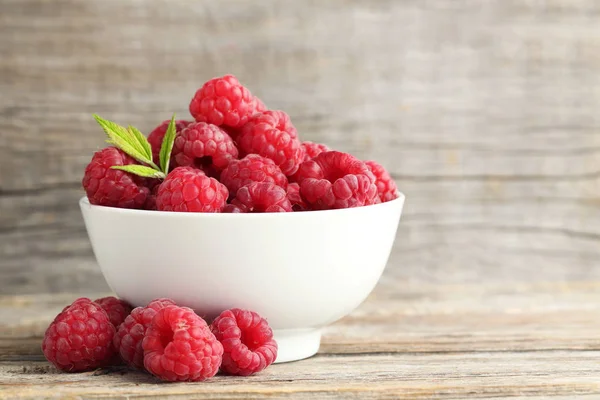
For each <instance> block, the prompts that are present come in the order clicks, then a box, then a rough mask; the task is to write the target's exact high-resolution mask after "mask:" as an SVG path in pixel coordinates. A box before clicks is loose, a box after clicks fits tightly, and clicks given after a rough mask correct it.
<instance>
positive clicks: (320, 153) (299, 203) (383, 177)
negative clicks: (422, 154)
mask: <svg viewBox="0 0 600 400" xmlns="http://www.w3.org/2000/svg"><path fill="white" fill-rule="evenodd" d="M189 110H190V113H191V115H192V117H193V118H194V119H195V121H185V120H178V121H176V125H175V126H176V132H177V133H176V136H175V139H174V143H173V149H172V152H171V158H170V163H169V166H168V167H169V173H168V174H167V175H166V177H165V178H164V179H155V178H147V177H145V178H142V177H140V176H136V175H134V174H132V173H130V172H126V171H123V170H117V169H112V168H111V167H114V166H127V165H132V164H136V163H137V161H136V160H134V159H133V158H132V157H130V156H128V155H127V154H126V153H125V152H123V151H122V150H120V149H118V148H117V147H108V148H105V149H103V150H101V151H98V152H96V153H95V154H94V156H93V158H92V161H91V162H90V163H89V165H88V166H87V168H86V170H85V175H84V178H83V182H82V183H83V187H84V189H85V191H86V194H87V197H88V199H89V201H90V203H91V204H95V205H102V206H110V207H120V208H135V209H145V210H159V211H179V212H226V213H259V212H290V211H309V210H328V209H339V208H350V207H360V206H366V205H370V204H376V203H381V202H386V201H390V200H393V199H395V198H397V196H398V192H397V187H396V184H395V183H394V181H393V180H392V178H391V177H390V175H389V174H388V173H387V171H386V170H385V169H384V168H383V167H382V166H381V165H380V164H378V163H376V162H374V161H361V160H359V159H357V158H355V157H353V156H352V155H350V154H348V153H343V152H339V151H333V150H331V149H329V148H328V147H327V146H326V145H324V144H318V143H312V142H302V141H301V140H300V138H299V137H298V132H297V131H296V128H295V127H294V125H293V124H292V122H291V121H290V117H289V116H288V115H287V114H286V113H285V112H283V111H278V110H269V109H267V107H266V106H265V105H264V103H263V102H262V101H261V100H260V99H258V98H257V97H256V96H254V95H252V93H250V91H249V90H248V89H247V88H246V87H244V86H242V84H240V82H239V81H238V80H237V79H236V78H235V77H234V76H232V75H225V76H223V77H219V78H214V79H211V80H209V81H208V82H206V83H205V84H204V85H203V86H202V87H201V88H200V89H199V90H198V91H197V92H196V93H195V95H194V97H193V98H192V101H191V103H190V106H189ZM169 122H170V121H164V122H162V123H161V124H160V125H159V126H158V127H156V128H155V129H154V130H153V131H152V132H151V133H150V134H149V135H148V138H147V141H148V142H149V143H150V145H151V147H152V156H153V161H154V162H155V163H156V164H158V158H159V152H160V149H161V145H162V141H163V138H164V136H165V132H166V131H167V127H168V125H169Z"/></svg>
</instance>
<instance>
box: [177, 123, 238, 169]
mask: <svg viewBox="0 0 600 400" xmlns="http://www.w3.org/2000/svg"><path fill="white" fill-rule="evenodd" d="M172 154H173V155H172V157H173V159H174V160H175V164H176V165H177V166H194V167H196V168H199V169H202V170H204V172H206V173H207V174H208V175H209V176H213V174H214V173H215V171H217V172H218V171H221V170H223V168H225V167H227V165H228V164H229V162H231V161H232V160H234V159H236V158H237V157H238V150H237V148H236V147H235V143H233V139H231V137H230V136H229V135H228V134H227V133H226V132H225V131H224V130H223V129H221V128H219V127H218V126H216V125H211V124H207V123H204V122H196V123H193V124H190V125H188V126H187V127H186V128H184V129H183V130H182V131H181V132H180V133H179V134H178V135H177V137H176V138H175V143H174V144H173V153H172Z"/></svg>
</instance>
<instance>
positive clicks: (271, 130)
mask: <svg viewBox="0 0 600 400" xmlns="http://www.w3.org/2000/svg"><path fill="white" fill-rule="evenodd" d="M237 140H238V145H239V147H240V151H241V152H242V153H243V154H244V155H245V154H259V155H261V156H263V157H267V158H270V159H271V160H273V161H274V162H275V164H277V165H278V166H279V168H281V172H283V173H284V174H285V175H292V174H293V173H294V172H296V170H297V169H298V165H300V163H301V162H302V160H304V149H303V148H302V146H301V145H300V141H299V140H298V133H297V132H296V128H294V126H293V125H292V124H291V122H290V118H289V117H288V115H287V114H286V113H284V112H283V111H265V112H263V113H259V114H255V115H254V116H252V118H250V120H249V121H248V123H247V124H246V125H244V127H243V128H242V133H241V134H240V136H239V137H238V139H237Z"/></svg>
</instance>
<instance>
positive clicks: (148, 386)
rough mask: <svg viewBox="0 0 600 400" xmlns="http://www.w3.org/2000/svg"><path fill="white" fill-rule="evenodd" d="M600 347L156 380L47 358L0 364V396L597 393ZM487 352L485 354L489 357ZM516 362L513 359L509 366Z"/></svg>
mask: <svg viewBox="0 0 600 400" xmlns="http://www.w3.org/2000/svg"><path fill="white" fill-rule="evenodd" d="M599 355H600V352H597V351H592V352H577V353H572V352H554V353H501V354H496V353H495V354H487V353H477V354H436V353H431V354H425V355H423V354H418V355H415V354H394V355H370V356H365V355H361V356H352V355H351V356H337V355H335V356H317V357H313V358H310V359H307V360H303V361H300V362H296V363H289V364H280V365H274V366H271V367H270V368H269V369H267V370H265V371H264V372H263V373H261V374H259V375H257V376H253V377H249V378H239V377H216V378H214V379H212V380H210V381H207V382H202V383H180V384H162V385H161V384H157V383H158V381H157V380H156V379H154V378H152V377H150V376H149V375H147V374H144V373H140V372H134V371H131V370H128V369H124V368H115V369H109V370H101V371H96V372H89V373H80V374H61V373H57V371H56V370H55V369H53V368H51V367H49V366H48V365H47V364H46V363H41V362H25V363H22V362H20V363H10V362H8V363H7V362H1V363H0V395H1V396H2V397H3V398H9V399H13V398H14V399H19V398H43V397H46V396H48V394H49V393H52V395H54V396H56V395H58V396H67V397H78V396H81V397H93V398H115V397H118V398H127V397H138V396H143V397H146V398H161V399H162V398H181V399H187V398H198V397H202V398H227V399H238V398H246V399H254V398H262V397H263V396H269V397H276V398H296V399H306V398H316V397H318V398H366V399H375V398H377V399H381V398H388V399H392V398H394V399H415V398H432V397H435V398H442V399H460V398H465V397H466V396H469V398H490V397H503V396H505V397H515V398H526V397H528V396H535V395H538V396H555V395H573V394H580V395H586V394H588V395H591V394H595V395H598V394H600V383H598V379H597V376H598V374H599V373H600V366H598V363H597V362H595V361H596V360H597V358H598V356H599ZM491 357H493V359H492V360H491V359H490V358H491ZM515 366H518V367H516V368H515Z"/></svg>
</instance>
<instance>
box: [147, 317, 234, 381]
mask: <svg viewBox="0 0 600 400" xmlns="http://www.w3.org/2000/svg"><path fill="white" fill-rule="evenodd" d="M142 347H143V348H144V366H145V367H146V369H147V370H148V372H150V373H151V374H153V375H155V376H157V377H159V378H160V379H163V380H166V381H203V380H205V379H208V378H210V377H213V376H214V375H215V374H216V373H217V372H218V371H219V366H220V365H221V361H222V357H223V346H222V345H221V343H219V341H218V340H217V339H216V338H215V335H213V333H212V332H211V331H210V328H209V327H208V325H206V322H205V321H204V320H203V319H202V318H200V317H199V316H197V315H196V314H195V313H194V311H193V310H191V309H189V308H187V307H177V306H168V307H166V308H164V309H162V310H160V311H158V312H157V313H156V315H155V316H154V318H153V319H152V323H151V324H150V328H148V331H147V332H146V337H144V340H143V341H142Z"/></svg>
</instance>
